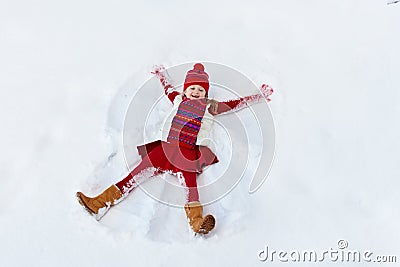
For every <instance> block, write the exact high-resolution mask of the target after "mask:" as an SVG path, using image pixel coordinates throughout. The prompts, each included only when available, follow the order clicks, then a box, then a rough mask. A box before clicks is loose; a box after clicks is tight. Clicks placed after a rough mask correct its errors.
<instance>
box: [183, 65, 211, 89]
mask: <svg viewBox="0 0 400 267" xmlns="http://www.w3.org/2000/svg"><path fill="white" fill-rule="evenodd" d="M191 85H200V86H201V87H203V88H204V89H205V90H206V94H207V95H208V89H209V88H210V83H209V81H208V74H207V73H206V72H205V71H204V66H203V64H201V63H196V64H194V66H193V69H192V70H189V71H188V72H187V73H186V78H185V82H184V84H183V91H185V90H186V88H188V87H189V86H191Z"/></svg>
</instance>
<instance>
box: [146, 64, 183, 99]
mask: <svg viewBox="0 0 400 267" xmlns="http://www.w3.org/2000/svg"><path fill="white" fill-rule="evenodd" d="M151 73H152V74H154V75H155V76H156V77H157V78H158V79H160V82H161V85H162V86H163V88H164V93H165V95H166V96H167V97H168V99H169V100H170V101H171V102H172V103H173V102H174V99H175V97H176V96H177V95H179V92H177V91H174V90H173V88H174V86H173V85H172V84H171V81H170V79H169V77H168V75H167V74H166V71H165V67H164V66H163V65H160V66H154V68H153V71H152V72H151Z"/></svg>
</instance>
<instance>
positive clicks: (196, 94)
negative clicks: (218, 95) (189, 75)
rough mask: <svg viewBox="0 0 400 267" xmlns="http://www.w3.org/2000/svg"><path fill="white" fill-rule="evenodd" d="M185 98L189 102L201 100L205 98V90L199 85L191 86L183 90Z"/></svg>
mask: <svg viewBox="0 0 400 267" xmlns="http://www.w3.org/2000/svg"><path fill="white" fill-rule="evenodd" d="M184 94H185V96H186V97H187V98H189V99H190V100H193V99H202V98H205V97H206V90H205V89H204V88H203V87H202V86H200V85H197V84H195V85H191V86H189V87H188V88H186V90H185V93H184Z"/></svg>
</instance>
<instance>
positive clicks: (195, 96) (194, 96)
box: [191, 95, 200, 98]
mask: <svg viewBox="0 0 400 267" xmlns="http://www.w3.org/2000/svg"><path fill="white" fill-rule="evenodd" d="M191 97H193V98H199V97H200V96H198V95H191Z"/></svg>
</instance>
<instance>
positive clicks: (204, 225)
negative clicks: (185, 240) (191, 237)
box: [185, 201, 215, 234]
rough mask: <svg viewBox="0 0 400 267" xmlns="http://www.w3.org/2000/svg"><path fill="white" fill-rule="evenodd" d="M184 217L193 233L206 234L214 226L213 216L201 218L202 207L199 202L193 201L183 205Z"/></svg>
mask: <svg viewBox="0 0 400 267" xmlns="http://www.w3.org/2000/svg"><path fill="white" fill-rule="evenodd" d="M185 211H186V216H187V217H188V219H189V224H190V226H191V227H192V229H193V231H194V232H195V233H201V234H207V233H208V232H210V231H211V230H212V229H213V228H214V226H215V218H214V216H212V215H210V214H208V215H206V216H204V218H203V215H202V214H203V207H202V206H201V204H200V202H198V201H193V202H189V203H187V204H186V205H185Z"/></svg>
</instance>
